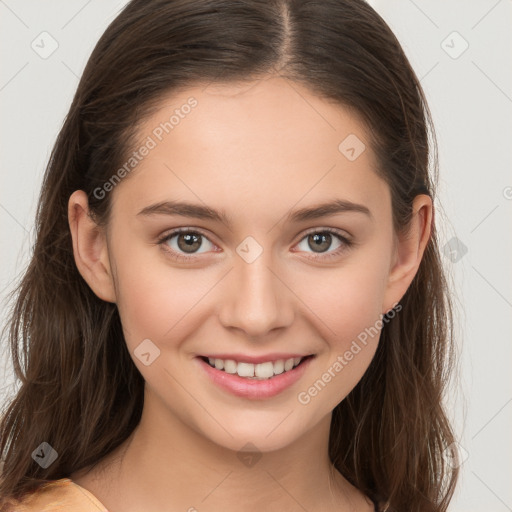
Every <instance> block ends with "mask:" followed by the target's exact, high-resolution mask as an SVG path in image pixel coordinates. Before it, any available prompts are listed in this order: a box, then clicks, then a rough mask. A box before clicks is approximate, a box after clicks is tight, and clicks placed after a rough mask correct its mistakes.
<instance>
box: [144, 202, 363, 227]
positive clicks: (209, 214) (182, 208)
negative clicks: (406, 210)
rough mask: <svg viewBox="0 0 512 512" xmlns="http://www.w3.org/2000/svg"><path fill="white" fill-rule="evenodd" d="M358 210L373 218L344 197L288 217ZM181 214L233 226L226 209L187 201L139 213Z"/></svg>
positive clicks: (299, 218) (154, 206)
mask: <svg viewBox="0 0 512 512" xmlns="http://www.w3.org/2000/svg"><path fill="white" fill-rule="evenodd" d="M346 212H356V213H363V214H365V215H367V216H368V217H369V218H371V219H373V215H372V213H371V211H370V210H369V209H368V208H367V207H366V206H364V205H362V204H357V203H353V202H351V201H347V200H343V199H335V200H334V201H329V202H326V203H320V204H317V205H314V206H310V207H307V208H301V209H300V210H295V211H294V212H290V213H289V214H288V215H287V216H286V219H287V220H288V221H289V222H303V221H306V220H312V219H318V218H321V217H326V216H328V215H335V214H337V213H346ZM158 214H160V215H181V216H182V217H191V218H196V219H203V220H213V221H216V222H222V223H224V224H226V225H227V226H228V227H230V228H231V227H232V220H231V218H230V217H229V216H228V215H227V214H226V212H225V211H224V210H215V209H213V208H210V207H208V206H204V205H200V204H193V203H188V202H185V201H161V202H159V203H155V204H152V205H150V206H146V207H145V208H143V209H142V210H141V211H140V212H139V213H137V215H143V216H146V215H147V216H149V215H158Z"/></svg>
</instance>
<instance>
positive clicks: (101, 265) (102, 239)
mask: <svg viewBox="0 0 512 512" xmlns="http://www.w3.org/2000/svg"><path fill="white" fill-rule="evenodd" d="M68 222H69V228H70V230H71V237H72V241H73V254H74V258H75V263H76V266H77V268H78V271H79V272H80V274H81V275H82V277H83V278H84V280H85V281H86V282H87V284H88V285H89V287H90V288H91V290H92V291H93V292H94V293H95V294H96V295H97V296H98V297H99V298H100V299H102V300H104V301H107V302H114V303H115V302H116V296H115V288H114V284H113V278H112V272H111V268H110V262H109V257H108V256H109V254H108V247H107V241H106V235H105V232H104V230H103V229H102V228H100V227H99V226H98V225H97V224H96V223H95V222H94V220H93V219H92V218H91V217H90V215H89V202H88V200H87V194H86V193H85V192H84V191H83V190H76V191H75V192H73V194H71V196H70V198H69V202H68Z"/></svg>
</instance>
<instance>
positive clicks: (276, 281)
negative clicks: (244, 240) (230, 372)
mask: <svg viewBox="0 0 512 512" xmlns="http://www.w3.org/2000/svg"><path fill="white" fill-rule="evenodd" d="M274 267H275V265H273V264H272V261H271V257H270V255H268V256H267V251H263V253H262V254H261V255H260V256H259V257H258V258H257V259H256V260H255V261H253V262H251V263H248V262H246V261H244V260H243V259H242V258H239V257H238V256H236V259H235V268H234V269H233V270H232V271H231V272H230V275H229V277H228V280H229V285H226V286H225V287H224V288H223V291H222V293H223V295H222V296H221V297H220V301H221V303H220V311H219V318H220V322H221V323H222V325H223V326H224V327H225V328H227V329H238V330H240V331H242V332H243V333H244V335H245V337H247V338H251V339H252V340H261V339H262V338H264V337H265V336H266V335H267V334H268V333H269V332H271V331H273V330H276V329H279V328H283V327H287V326H289V325H291V323H292V322H293V318H294V310H293V293H292V291H291V290H290V289H289V284H288V283H286V282H285V280H284V279H283V278H282V277H281V276H279V272H278V271H277V269H276V268H274Z"/></svg>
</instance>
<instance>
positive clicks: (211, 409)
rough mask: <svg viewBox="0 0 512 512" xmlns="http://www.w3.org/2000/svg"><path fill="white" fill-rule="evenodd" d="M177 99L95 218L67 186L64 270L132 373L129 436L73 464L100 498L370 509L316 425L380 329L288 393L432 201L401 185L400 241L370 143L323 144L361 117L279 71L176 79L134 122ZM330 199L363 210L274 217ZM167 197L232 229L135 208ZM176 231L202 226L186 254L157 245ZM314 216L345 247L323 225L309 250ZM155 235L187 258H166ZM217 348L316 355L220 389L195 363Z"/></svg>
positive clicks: (412, 241) (379, 295)
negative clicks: (109, 305)
mask: <svg viewBox="0 0 512 512" xmlns="http://www.w3.org/2000/svg"><path fill="white" fill-rule="evenodd" d="M190 96H193V97H194V98H196V100H197V101H198V104H197V106H196V107H195V108H194V109H192V111H191V112H190V113H189V114H188V115H187V116H184V118H183V119H181V120H180V122H179V124H178V125H177V126H175V128H174V129H173V131H172V132H171V133H170V134H168V135H166V136H165V137H164V138H163V139H162V141H161V142H159V143H158V145H157V146H156V147H155V148H154V149H152V150H151V151H150V152H149V154H148V155H147V156H146V157H145V158H144V159H143V160H142V161H141V162H140V163H139V164H138V166H137V167H136V169H135V170H133V171H132V172H131V173H130V174H129V175H128V176H127V177H125V178H124V179H123V180H122V181H121V183H120V184H118V185H117V186H116V187H115V188H114V190H113V191H111V192H110V194H112V200H113V210H112V218H111V223H110V225H109V227H108V230H106V231H105V230H102V229H100V228H98V226H96V224H95V223H94V222H93V221H92V219H91V218H90V217H89V216H88V215H87V213H88V203H87V197H86V195H85V193H84V192H83V191H76V192H74V193H73V194H72V195H71V197H70V199H69V224H70V228H71V233H72V237H73V249H74V255H75V261H76V264H77V267H78V269H79V271H80V273H81V275H82V276H83V277H84V279H85V280H86V282H87V283H88V284H89V286H90V287H91V289H92V290H93V291H94V292H95V293H96V295H97V296H98V297H100V298H101V299H103V300H105V301H109V302H115V303H116V304H117V306H118V308H119V313H120V316H121V320H122V324H123V329H124V334H125V339H126V343H127V346H128V349H129V351H130V353H131V355H132V358H133V361H134V363H135V365H136V366H137V368H138V369H139V371H140V372H141V374H142V375H143V377H144V379H145V382H146V386H145V402H144V410H143V414H142V419H141V422H140V424H139V426H138V427H137V428H136V430H135V431H134V433H133V434H132V435H131V436H130V438H129V439H128V440H127V441H126V442H125V443H124V444H123V445H121V447H119V448H118V449H117V450H115V451H114V452H112V453H111V454H109V455H108V456H107V457H105V459H103V460H102V461H100V463H99V464H98V465H97V466H95V467H93V468H86V469H90V471H80V472H76V473H74V474H72V475H71V478H72V479H74V480H75V481H76V482H77V483H78V484H79V485H82V486H83V487H85V488H87V489H88V490H90V491H91V492H92V493H93V494H95V495H96V496H97V497H98V499H99V500H100V501H101V502H102V503H103V504H104V505H105V506H106V507H107V508H108V509H109V511H111V512H121V511H124V512H132V511H140V510H152V511H155V512H160V511H162V512H163V511H164V510H165V511H169V510H173V511H174V510H176V511H178V510H180V511H186V510H189V511H193V510H197V511H201V512H202V511H209V512H217V511H219V512H220V511H223V512H231V511H234V510H237V511H238V510H240V507H241V506H242V509H243V510H245V511H248V512H251V511H253V510H254V511H256V510H266V511H278V510H279V511H282V510H290V511H295V510H297V511H303V510H307V511H310V512H312V511H334V510H336V511H338V512H339V511H346V512H348V511H356V510H357V511H370V510H373V506H372V505H371V503H370V501H369V500H368V499H367V498H366V497H365V496H364V495H363V494H362V493H361V492H360V491H359V490H357V489H356V488H355V487H353V486H352V485H350V484H349V483H348V482H347V481H346V480H345V478H344V477H343V476H342V475H341V474H340V473H338V472H337V471H336V470H333V467H332V465H331V463H330V461H329V458H328V436H329V425H330V420H331V415H332V410H333V409H334V407H335V406H336V404H338V403H339V402H340V401H341V400H343V398H344V397H345V396H346V395H347V394H348V393H349V392H350V391H351V390H352V389H353V388H354V386H355V385H356V384H357V383H358V381H359V380H360V379H361V377H362V376H363V374H364V373H365V371H366V369H367V368H368V366H369V364H370V362H371V360H372V358H373V356H374V354H375V350H376V348H377V344H378V338H379V336H374V337H373V338H372V339H370V340H369V342H368V343H367V345H366V346H364V347H363V348H362V350H361V351H360V352H359V353H358V354H357V355H355V356H354V357H353V359H352V360H351V361H350V362H348V364H346V366H344V368H343V370H342V371H341V372H339V373H338V374H336V377H334V378H332V380H331V381H330V382H329V383H328V384H327V385H326V386H325V387H324V388H323V389H322V390H321V392H319V393H318V394H317V395H316V396H315V397H312V398H311V401H310V402H309V403H308V404H302V403H300V402H299V401H298V399H297V396H298V394H299V393H300V392H301V391H305V390H306V391H307V390H308V388H309V387H310V386H311V385H312V384H313V383H314V382H315V381H317V380H318V379H319V378H321V376H322V374H324V372H326V370H327V369H328V368H329V367H332V365H333V363H334V362H335V361H336V359H337V357H338V356H339V355H343V354H344V353H345V352H346V351H347V350H348V349H349V348H350V346H351V343H352V341H353V340H355V339H357V336H358V335H359V334H360V333H361V332H363V331H364V330H365V328H369V327H370V326H374V325H375V324H376V322H377V321H378V320H379V318H380V315H381V314H384V313H386V312H387V311H389V310H390V309H391V308H393V306H394V305H395V304H396V303H397V302H398V301H399V300H400V299H401V297H402V296H403V295H404V293H405V292H406V290H407V288H408V286H409V285H410V283H411V281H412V279H413V277H414V275H415V274H416V272H417V270H418V266H419V264H420V262H421V258H422V255H423V252H424V249H425V246H426V244H427V242H428V239H429V236H430V229H431V221H432V202H431V199H430V198H429V197H428V196H426V195H419V196H417V197H416V198H415V200H414V204H413V216H412V220H411V225H410V231H409V234H408V236H407V237H398V236H397V235H396V234H395V233H394V231H393V228H392V215H391V214H392V212H391V198H390V192H389V188H388V186H387V184H386V183H385V182H384V181H383V180H382V179H380V178H379V177H378V176H377V174H376V173H375V172H374V169H375V167H376V165H375V160H374V155H373V153H372V151H371V148H370V146H369V143H366V149H365V151H363V152H362V153H361V154H360V156H359V157H358V158H356V159H355V160H354V161H350V160H349V159H347V158H346V157H345V155H344V154H342V153H341V152H340V150H339V149H338V146H339V144H340V142H341V141H343V140H344V139H345V138H346V137H347V136H348V135H349V134H355V135H356V136H357V137H358V138H359V139H360V140H361V141H363V142H364V141H367V140H368V139H367V135H366V132H365V129H364V125H363V124H362V123H361V122H360V120H359V119H358V118H357V117H356V115H355V114H353V113H351V112H350V111H348V110H347V109H345V108H342V107H341V106H339V105H337V104H334V103H332V102H327V101H326V100H324V99H321V98H319V97H318V96H316V95H315V94H313V93H312V92H310V91H309V90H307V89H305V88H304V87H302V86H300V85H298V84H296V83H290V82H288V81H286V80H285V79H282V78H279V77H278V78H276V77H271V78H269V79H261V80H255V81H254V82H252V83H251V84H250V85H249V86H248V85H244V86H240V85H235V84H224V85H219V84H215V85H210V86H208V87H207V88H204V87H199V86H198V87H191V88H190V89H187V90H186V91H183V92H181V93H179V94H176V93H174V94H173V95H170V96H169V97H168V98H167V101H165V102H163V103H162V108H161V109H160V110H159V111H158V112H156V113H155V114H154V115H153V116H152V117H151V118H150V119H148V120H147V122H146V123H144V125H142V126H141V127H140V130H139V133H140V140H144V139H145V138H146V137H147V136H148V135H151V133H152V130H153V129H154V128H155V127H156V126H158V125H159V123H160V122H162V121H164V120H167V119H169V117H170V115H171V114H172V112H173V111H174V109H176V108H179V107H180V105H183V104H184V103H186V101H187V98H189V97H190ZM336 198H339V199H345V200H350V201H353V202H355V203H359V204H362V205H365V206H366V207H367V208H369V210H370V212H371V217H370V216H368V215H365V214H362V213H358V212H344V213H338V214H334V215H329V216H325V217H322V218H319V219H312V220H307V221H302V222H300V223H292V222H289V221H288V220H287V218H286V216H287V215H288V214H289V213H290V212H292V211H295V210H296V209H298V208H304V207H308V206H313V205H316V204H318V203H321V202H324V201H327V200H332V199H336ZM165 200H186V201H189V202H193V203H197V204H206V205H208V206H210V207H211V208H214V209H224V210H225V212H226V213H227V214H228V215H229V216H230V217H231V219H232V222H233V225H232V226H231V227H229V228H228V226H227V225H226V224H224V223H222V222H217V221H213V220H205V219H196V218H187V217H180V216H176V215H174V216H170V215H163V214H155V215H152V216H142V215H137V213H138V212H139V211H140V210H141V209H143V208H144V207H146V206H148V205H151V204H154V203H157V202H160V201H165ZM179 227H188V228H191V231H192V230H193V228H196V229H199V230H200V231H201V234H204V235H205V237H206V238H201V241H202V243H203V245H201V247H200V248H198V249H197V246H196V252H195V253H193V252H192V253H187V252H184V251H183V250H180V248H183V246H184V245H185V244H184V243H182V244H181V245H178V241H179V236H175V237H174V238H173V239H172V240H169V241H167V242H165V243H164V244H161V245H159V244H158V241H157V240H158V238H159V237H160V236H162V235H164V234H166V233H169V232H170V231H171V230H172V229H175V228H179ZM313 228H314V229H313ZM325 228H333V229H338V230H339V231H340V234H341V235H344V236H347V237H350V239H351V240H353V241H354V245H353V246H352V247H350V248H346V247H345V248H343V242H340V241H339V240H338V239H337V238H336V236H334V235H333V236H332V239H331V243H330V245H329V241H327V242H326V243H325V245H323V246H322V247H323V249H322V247H321V248H320V249H316V251H315V247H314V245H313V244H312V243H311V244H308V237H307V234H308V233H307V232H308V231H310V230H313V232H315V233H322V229H325ZM247 236H251V237H253V238H254V239H255V240H256V241H257V243H258V244H259V245H260V246H261V248H262V250H263V252H262V253H261V255H260V256H259V257H258V258H257V259H255V260H254V261H252V262H251V263H248V262H246V261H245V260H244V259H243V258H241V257H240V256H239V255H238V253H237V252H236V249H237V247H238V246H239V245H240V243H241V242H242V241H243V240H244V239H245V238H246V237H247ZM165 246H167V248H168V249H170V251H172V250H173V249H174V250H175V251H177V252H180V253H181V254H182V255H187V254H188V255H189V256H190V257H191V259H190V262H188V263H184V262H180V261H175V260H173V259H172V258H171V256H170V252H169V251H167V252H166V251H165V250H164V247H165ZM340 246H341V247H342V250H341V252H340V253H339V254H338V255H337V256H335V257H332V258H330V259H327V258H326V254H329V253H330V254H333V253H335V252H336V251H337V249H338V248H339V247H340ZM315 255H318V256H319V259H316V260H315V259H313V258H314V257H315ZM322 258H323V259H322ZM396 314H397V315H398V314H400V313H396ZM144 339H150V340H151V341H152V342H153V343H154V344H155V345H156V346H157V347H158V348H159V350H160V356H159V357H158V358H156V359H155V360H154V361H153V362H152V363H151V364H150V365H149V366H146V365H144V364H143V363H142V362H141V361H140V360H139V359H138V358H137V357H136V356H134V354H133V351H134V350H135V349H136V348H137V346H138V345H139V344H140V343H141V342H142V340H144ZM221 352H236V353H243V354H251V355H258V354H267V353H272V352H296V353H301V354H315V355H316V357H315V358H314V359H313V360H312V362H311V364H310V366H309V368H308V369H307V371H306V373H305V374H304V375H303V377H302V378H301V379H300V380H299V381H298V382H297V383H295V384H294V385H293V386H292V387H291V388H288V389H286V390H285V391H283V392H282V393H280V394H279V395H277V396H275V397H273V398H269V399H264V400H253V399H246V398H240V397H237V396H234V395H231V394H229V393H228V392H225V391H223V390H221V389H220V388H218V387H217V386H216V385H214V384H212V383H211V382H210V381H209V380H208V378H207V376H206V375H204V374H203V373H202V372H199V371H198V370H197V368H196V364H195V361H194V358H195V357H196V356H197V355H200V354H208V353H221ZM248 442H250V443H252V444H253V445H254V446H255V447H256V448H257V450H258V453H259V455H261V458H260V459H259V460H257V462H256V463H254V464H253V465H252V466H250V467H249V466H247V465H245V464H244V463H242V461H241V460H240V458H239V457H237V455H238V454H239V452H240V450H241V449H242V447H244V446H245V445H246V443H248Z"/></svg>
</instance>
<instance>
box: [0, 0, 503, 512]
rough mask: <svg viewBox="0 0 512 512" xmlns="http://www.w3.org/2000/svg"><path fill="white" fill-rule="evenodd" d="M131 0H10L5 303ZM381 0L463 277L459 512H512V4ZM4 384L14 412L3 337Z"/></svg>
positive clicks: (3, 21) (0, 295) (1, 22)
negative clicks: (98, 46) (76, 105)
mask: <svg viewBox="0 0 512 512" xmlns="http://www.w3.org/2000/svg"><path fill="white" fill-rule="evenodd" d="M125 3H126V2H125V1H124V0H123V1H118V2H115V1H112V0H108V1H106V0H102V1H99V0H89V1H87V0H66V1H64V0H60V1H57V0H54V1H52V2H42V1H41V0H37V1H36V0H30V1H27V0H23V1H21V0H5V1H2V0H0V29H1V30H0V40H1V46H0V56H1V63H2V64H1V68H0V109H1V120H2V122H1V124H0V130H1V135H0V141H1V142H0V144H1V148H0V155H1V173H0V179H1V185H0V227H1V228H0V229H1V231H0V246H1V248H0V252H1V258H2V260H1V262H2V265H1V266H0V299H2V300H3V301H4V299H5V296H6V293H7V292H8V291H9V290H10V289H12V286H13V284H14V283H15V282H16V279H17V277H19V276H20V275H21V274H22V272H23V270H24V267H25V265H26V264H27V262H28V257H29V254H30V248H31V245H32V243H33V241H34V239H33V226H34V214H35V208H36V201H37V197H38V194H39V190H40V186H41V179H42V175H43V172H44V168H45V165H46V163H47V161H48V157H49V154H50V151H51V148H52V146H53V144H54V141H55V138H56V136H57V133H58V131H59V129H60V127H61V126H62V122H63V120H64V117H65V115H66V113H67V110H68V108H69V105H70V102H71V99H72V96H73V94H74V91H75V89H76V86H77V84H78V79H79V76H80V74H81V72H82V69H83V67H84V65H85V63H86V61H87V58H88V57H89V55H90V53H91V51H92V49H93V47H94V45H95V43H96V41H97V40H98V38H99V37H100V35H101V34H102V33H103V31H104V30H105V28H106V27H107V25H108V23H110V21H111V20H112V19H113V18H114V17H115V16H116V14H117V13H118V12H119V10H120V9H121V8H122V7H123V6H124V5H125ZM370 3H371V4H372V5H373V6H374V7H375V9H376V10H377V11H378V12H379V13H380V14H381V15H382V16H383V18H384V19H385V20H386V21H387V22H388V24H389V25H390V26H391V28H392V29H393V31H394V32H395V34H396V35H397V37H398V38H399V40H400V42H401V43H402V45H403V48H404V50H405V52H406V54H407V56H408V57H409V59H410V60H411V63H412V65H413V67H414V69H415V70H416V73H417V74H418V76H419V77H420V79H421V82H422V85H423V87H424V89H425V92H426V94H427V99H428V101H429V105H430V108H431V110H432V113H433V116H434V122H435V126H436V130H437V135H438V140H439V158H440V175H441V179H440V188H439V199H440V203H441V206H442V209H443V210H444V214H445V216H446V218H445V217H442V216H441V212H437V214H436V217H437V221H438V223H439V224H440V231H441V233H440V239H441V245H442V246H445V245H446V251H445V256H444V257H443V258H444V262H445V265H446V268H447V269H448V270H449V271H450V272H451V273H452V275H453V279H454V293H455V295H456V305H457V310H458V311H457V313H458V317H457V321H458V324H457V325H458V336H459V338H458V343H459V352H460V368H461V370H460V374H459V375H458V376H456V378H455V379H454V381H453V383H452V388H451V389H450V393H449V396H448V397H447V403H448V407H449V411H450V414H451V416H452V420H453V422H454V424H455V428H456V431H457V436H458V442H459V444H460V447H459V450H460V452H461V453H462V455H463V457H464V462H463V464H462V466H461V469H462V477H461V482H460V484H459V487H458V490H457V492H456V495H455V498H454V500H453V501H452V505H451V507H450V510H453V511H464V512H471V511H475V512H476V511H478V512H483V511H485V512H489V511H496V512H502V511H507V510H512V486H511V485H510V482H511V481H512V479H511V478H512V471H511V461H512V436H511V435H510V432H512V428H511V427H512V403H511V402H512V383H511V378H510V370H509V368H510V362H511V361H512V358H511V355H512V354H511V353H512V343H511V341H512V336H511V334H512V333H511V331H512V328H511V327H512V326H511V321H510V319H511V318H512V315H511V313H512V287H511V273H512V272H511V266H510V262H511V261H512V258H511V253H512V250H511V249H512V247H511V246H512V243H511V236H510V233H511V230H510V228H511V222H510V221H511V210H512V173H511V171H510V169H511V164H512V162H511V160H512V154H511V152H510V147H511V141H512V117H511V113H512V68H511V66H510V63H511V58H510V57H511V53H512V52H511V40H512V35H511V34H512V30H511V11H512V2H511V0H499V1H496V0H490V1H483V0H478V1H472V2H468V1H462V0H459V1H442V0H435V1H428V2H427V1H420V0H416V1H413V0H398V1H391V0H387V1H381V0H373V1H372V2H370ZM42 32H47V33H48V34H50V35H42V36H41V35H40V34H41V33H42ZM454 32H456V33H454ZM41 39H44V43H41ZM53 40H55V41H56V43H53ZM43 44H44V48H43ZM52 44H58V47H57V48H56V50H55V51H54V53H52V54H51V55H49V56H46V55H43V57H46V58H42V56H40V54H41V53H42V52H43V51H47V52H48V51H49V50H50V49H51V48H52V47H51V45H52ZM36 45H39V46H36ZM32 46H34V47H35V48H34V49H33V48H32ZM466 46H467V48H466ZM36 50H37V51H36ZM463 50H464V51H463ZM37 52H39V53H37ZM438 206H439V205H438ZM447 219H449V220H447ZM5 307H6V306H5V302H2V310H1V318H0V321H1V323H2V325H4V323H5V314H6V311H5ZM0 383H1V384H0V388H1V389H0V401H2V402H3V401H5V400H6V399H7V398H8V396H10V394H12V393H13V392H14V391H15V389H16V383H15V382H14V381H13V378H12V374H11V371H10V367H9V361H8V359H7V354H6V349H5V340H2V347H1V353H0Z"/></svg>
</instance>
